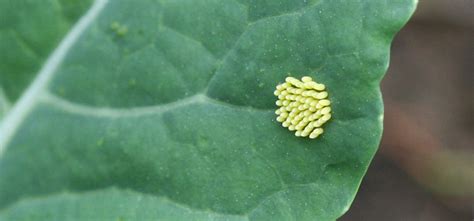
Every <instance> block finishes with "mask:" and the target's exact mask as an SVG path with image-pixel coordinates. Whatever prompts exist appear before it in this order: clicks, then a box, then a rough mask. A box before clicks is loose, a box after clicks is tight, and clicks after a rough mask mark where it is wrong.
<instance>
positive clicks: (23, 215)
mask: <svg viewBox="0 0 474 221" xmlns="http://www.w3.org/2000/svg"><path fill="white" fill-rule="evenodd" d="M7 2H10V3H11V2H16V1H13V0H10V1H7ZM62 2H67V1H66V0H64V1H62ZM415 5H416V1H415V0H393V1H379V0H354V1H343V0H331V1H329V0H320V1H318V0H309V1H308V0H298V1H295V0H265V1H254V0H240V1H237V0H199V1H198V0H161V1H153V0H140V1H127V0H113V1H106V0H97V1H96V2H95V3H94V4H93V6H92V7H91V9H89V11H88V12H87V13H86V14H84V16H83V17H82V18H81V20H80V21H79V22H78V23H77V24H76V25H75V26H74V27H73V28H72V29H71V30H70V31H69V33H68V34H67V36H66V37H65V38H64V39H63V40H62V41H61V43H60V44H59V45H58V46H57V48H56V49H55V50H54V52H53V53H52V54H51V56H49V58H48V59H47V61H45V62H44V63H42V62H38V61H36V60H35V61H33V60H31V59H29V58H25V59H24V60H21V64H20V65H17V66H15V65H12V66H1V67H0V71H1V72H0V80H1V82H2V83H1V85H2V87H3V89H4V91H5V94H6V95H7V96H6V97H8V98H13V99H11V100H13V101H14V100H15V96H18V95H19V94H21V93H20V92H22V89H23V88H24V86H22V85H26V83H25V82H26V81H24V80H23V78H21V77H16V76H17V75H16V73H29V76H32V75H31V74H30V73H31V71H32V70H33V69H35V70H37V72H38V74H37V75H36V77H35V79H34V80H33V81H32V83H31V84H30V86H29V87H28V88H27V90H26V91H24V92H22V93H23V95H22V97H21V98H20V99H19V100H18V101H17V102H15V104H14V105H13V107H12V108H11V109H10V111H9V112H8V115H7V116H6V117H5V118H4V120H3V122H2V125H1V127H0V220H3V219H5V220H31V219H33V220H90V219H97V220H156V219H162V220H335V219H336V218H338V217H340V216H341V215H342V214H343V213H344V212H345V211H347V209H348V208H349V206H350V204H351V202H352V200H353V199H354V197H355V194H356V192H357V189H358V186H359V184H360V182H361V179H362V177H363V175H364V174H365V171H366V170H367V167H368V165H369V163H370V161H371V159H372V157H373V155H374V154H375V152H376V150H377V147H378V144H379V140H380V136H381V132H382V119H383V104H382V99H381V95H380V90H379V83H380V80H381V78H382V77H383V75H384V73H385V71H386V69H387V67H388V60H389V47H390V42H391V40H392V38H393V36H394V35H395V33H396V32H397V31H398V30H399V29H400V28H401V27H402V26H403V25H404V24H405V23H406V21H407V20H408V18H409V17H410V15H411V14H412V13H413V10H414V8H415ZM15 7H18V8H20V7H21V6H20V5H17V6H15ZM79 8H80V7H79ZM11 10H13V9H11ZM22 10H25V11H30V10H31V11H34V12H37V13H40V12H41V13H45V12H46V11H48V8H47V7H46V6H44V5H41V4H37V5H36V6H35V7H29V8H23V9H22ZM68 10H69V13H70V14H74V15H77V14H78V13H77V11H75V10H73V8H71V7H70V8H69V9H68ZM78 10H79V9H78ZM41 13H40V14H41ZM26 14H27V13H24V14H20V15H15V16H16V17H15V16H14V15H9V17H8V19H7V20H8V21H5V22H4V23H5V24H2V25H4V26H8V25H9V27H10V29H12V30H16V29H17V28H18V29H19V28H20V27H19V26H16V25H15V22H16V21H18V20H25V21H26V20H28V21H29V20H32V18H30V17H28V16H26ZM10 17H11V18H10ZM62 19H64V20H62V21H61V20H59V21H58V22H59V23H62V22H65V21H66V20H68V19H69V18H68V17H67V16H64V18H62ZM25 24H28V25H31V26H28V25H25V27H24V29H25V30H29V31H31V32H27V33H35V32H41V31H46V30H41V29H37V27H36V26H35V25H34V23H28V22H26V23H25ZM7 35H8V34H5V33H0V38H6V36H7ZM27 36H28V35H27ZM15 39H16V38H15ZM15 39H14V40H15ZM12 41H13V40H10V42H12ZM43 41H44V42H47V41H48V39H47V37H45V39H42V40H41V42H43ZM48 43H49V44H52V43H50V42H48ZM10 46H11V47H15V46H14V45H13V44H11V43H9V41H1V42H0V48H5V47H10ZM44 48H45V49H44V50H45V51H47V47H46V46H45V47H44ZM12 50H14V48H13V49H12ZM17 50H18V48H17ZM19 51H20V50H19ZM20 52H21V51H20ZM22 53H23V52H22ZM23 56H25V57H26V54H25V55H21V53H18V54H17V55H15V57H14V58H12V59H13V61H17V60H18V61H20V59H23ZM35 62H37V63H35ZM41 63H42V64H41ZM39 64H41V65H39ZM28 65H31V66H28ZM26 66H28V69H27V70H28V71H29V72H28V71H25V67H26ZM39 66H42V67H41V69H40V68H39ZM288 73H292V75H293V76H296V77H301V76H303V75H308V76H311V77H313V78H314V79H316V80H317V81H318V82H322V83H324V84H326V86H327V88H328V89H327V90H328V92H329V93H330V99H331V101H332V107H333V111H332V112H333V119H331V120H330V121H329V122H328V123H327V124H326V125H325V128H324V129H325V132H324V134H323V135H322V136H321V137H320V138H318V139H316V140H310V139H304V138H298V137H295V136H294V135H293V133H291V132H289V131H288V130H287V129H285V128H283V127H281V125H279V123H278V122H276V120H275V114H274V109H275V108H276V107H275V105H274V102H275V100H276V98H275V97H274V95H273V90H274V87H275V86H276V85H277V84H278V83H279V82H282V81H283V80H284V78H285V77H286V76H287V75H288ZM18 75H20V74H18Z"/></svg>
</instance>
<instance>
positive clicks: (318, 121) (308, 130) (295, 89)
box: [274, 76, 331, 139]
mask: <svg viewBox="0 0 474 221" xmlns="http://www.w3.org/2000/svg"><path fill="white" fill-rule="evenodd" d="M285 81H286V82H285V83H282V84H279V85H278V86H277V87H276V90H275V93H274V94H275V96H278V100H277V102H276V105H278V106H279V107H280V108H279V109H278V110H276V111H275V113H276V114H277V115H278V117H277V121H278V122H281V123H282V125H283V127H287V128H288V129H289V130H290V131H296V132H295V135H296V136H297V137H308V136H309V138H311V139H315V138H317V137H318V136H319V135H321V134H322V133H323V131H324V130H323V128H321V127H322V126H323V125H324V124H325V123H326V122H327V121H328V120H329V119H331V106H330V105H331V102H330V101H329V100H328V92H326V91H325V89H326V86H325V85H324V84H319V83H316V82H315V81H313V79H311V77H307V76H305V77H303V78H301V81H300V80H298V79H296V78H294V77H287V78H286V79H285Z"/></svg>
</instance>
